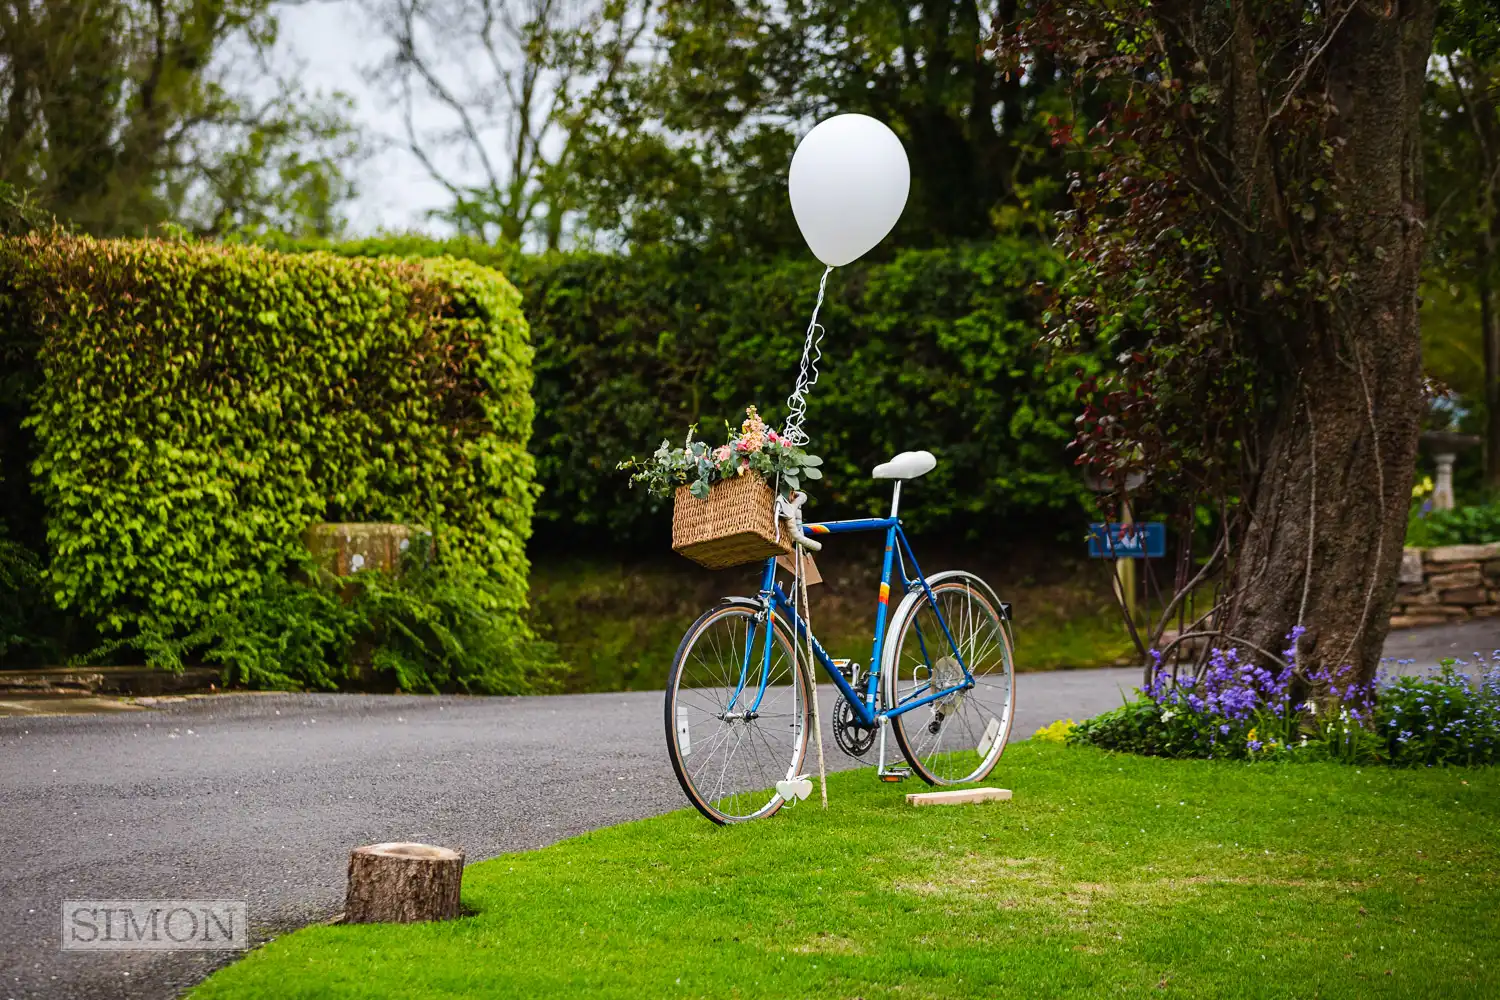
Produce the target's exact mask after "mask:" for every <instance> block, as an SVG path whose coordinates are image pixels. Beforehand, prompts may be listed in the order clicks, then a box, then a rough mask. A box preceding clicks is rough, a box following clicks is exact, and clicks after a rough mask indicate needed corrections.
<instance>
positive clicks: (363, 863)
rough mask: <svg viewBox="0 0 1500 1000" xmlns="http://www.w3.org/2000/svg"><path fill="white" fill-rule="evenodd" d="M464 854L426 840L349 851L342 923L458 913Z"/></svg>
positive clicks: (406, 920)
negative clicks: (426, 842)
mask: <svg viewBox="0 0 1500 1000" xmlns="http://www.w3.org/2000/svg"><path fill="white" fill-rule="evenodd" d="M463 878H464V855H463V852H462V851H452V850H449V849H448V848H446V847H429V846H428V845H426V844H399V843H398V844H375V845H372V846H370V847H359V848H355V849H354V850H353V851H351V852H350V853H349V891H348V895H347V896H346V897H345V900H344V923H346V924H373V923H392V924H409V923H413V922H416V921H422V920H451V919H453V918H454V917H457V916H458V915H459V913H460V907H459V895H460V890H461V889H462V887H463Z"/></svg>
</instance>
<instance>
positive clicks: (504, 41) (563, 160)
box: [365, 0, 651, 248]
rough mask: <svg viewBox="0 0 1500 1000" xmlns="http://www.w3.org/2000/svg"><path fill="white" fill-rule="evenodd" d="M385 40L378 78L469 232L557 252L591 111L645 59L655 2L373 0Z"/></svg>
mask: <svg viewBox="0 0 1500 1000" xmlns="http://www.w3.org/2000/svg"><path fill="white" fill-rule="evenodd" d="M365 3H366V4H367V6H368V7H369V9H370V10H371V12H372V13H373V14H374V16H375V18H376V20H377V23H378V24H379V25H380V26H381V30H382V33H383V35H384V37H385V40H386V42H387V51H386V53H385V55H384V57H383V58H382V60H381V61H380V63H379V64H378V65H376V66H375V67H373V68H372V70H371V77H372V79H373V80H375V81H376V82H377V83H379V84H381V85H383V86H384V87H385V88H386V89H387V91H388V92H389V94H390V96H391V98H392V99H393V100H394V101H395V102H397V104H398V106H399V107H400V108H401V113H402V122H403V126H404V135H403V136H402V141H403V142H404V144H405V145H406V147H407V148H408V149H409V150H410V151H411V153H412V154H413V155H415V156H416V158H417V160H418V161H419V162H420V163H421V164H422V166H423V167H424V168H425V169H426V171H427V172H428V174H429V175H430V176H431V177H432V178H433V179H434V180H436V181H437V182H438V183H440V184H441V185H442V186H443V187H444V188H445V189H447V191H448V193H449V195H450V197H451V198H452V202H451V204H450V205H449V206H448V207H447V208H446V209H444V210H443V211H442V212H440V213H439V214H440V215H441V216H443V217H444V218H446V220H447V221H449V222H450V223H452V224H454V225H455V226H456V227H457V228H458V229H459V230H460V231H461V232H463V233H465V234H466V235H472V236H480V237H484V238H487V239H495V238H499V239H502V240H505V241H506V242H509V243H520V242H522V241H523V240H524V239H531V240H533V241H535V242H537V243H539V244H541V245H544V246H546V247H548V248H556V247H557V246H558V245H559V244H560V242H561V240H562V237H563V233H564V227H565V224H566V221H567V216H568V213H569V211H570V210H571V209H572V208H573V206H574V201H575V196H576V192H577V186H576V184H575V182H574V177H573V175H574V172H575V158H576V150H577V144H576V143H575V136H574V130H573V129H572V128H571V127H570V125H571V123H572V122H573V121H575V120H579V119H587V118H589V117H591V116H592V115H593V114H594V113H596V111H597V110H598V108H597V103H598V101H600V100H601V99H603V98H604V97H605V95H606V94H608V93H609V92H610V89H611V87H612V86H613V84H614V82H615V80H617V79H618V78H619V76H620V75H621V74H622V73H624V72H625V71H626V70H627V69H628V67H629V66H630V64H631V61H632V60H633V59H634V58H635V57H636V55H637V45H638V44H639V42H640V40H641V39H642V37H643V36H644V35H645V34H646V32H647V28H648V26H649V12H650V8H651V0H365Z"/></svg>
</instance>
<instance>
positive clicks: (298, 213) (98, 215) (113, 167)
mask: <svg viewBox="0 0 1500 1000" xmlns="http://www.w3.org/2000/svg"><path fill="white" fill-rule="evenodd" d="M273 6H274V0H45V2H38V0H0V181H4V182H8V183H10V184H12V185H14V186H16V187H18V188H24V189H29V190H31V191H33V192H34V193H35V195H36V197H37V198H38V199H39V201H40V202H41V203H42V204H44V205H45V206H46V207H47V208H48V209H50V210H51V211H52V212H54V213H55V214H56V215H58V216H59V217H60V218H62V219H65V220H67V221H70V222H73V223H75V224H76V225H78V226H80V227H81V228H84V229H86V230H89V231H93V232H97V233H105V234H110V233H121V232H131V231H138V230H140V229H141V228H143V227H147V226H151V225H154V224H157V223H160V222H163V221H176V222H182V223H186V224H188V225H190V226H191V227H192V228H194V229H197V230H199V231H200V232H205V233H212V232H219V231H222V230H224V229H226V228H231V227H235V226H240V225H259V224H269V225H275V226H278V227H285V228H297V229H311V230H313V231H326V230H328V229H330V228H332V227H333V226H334V225H335V224H336V222H337V218H336V209H337V205H338V203H339V202H340V201H342V200H343V198H345V197H347V194H348V190H347V188H348V185H347V182H346V181H345V180H344V178H343V176H342V173H341V170H340V165H341V163H342V162H343V160H344V159H345V158H347V157H348V156H349V155H350V153H351V152H352V150H351V133H350V131H349V129H348V127H347V126H346V125H345V124H344V123H343V121H342V119H341V117H340V115H339V114H338V109H337V108H336V107H333V106H328V105H322V106H318V105H312V104H309V102H308V101H307V99H306V96H305V95H304V94H302V92H301V91H300V90H299V89H298V88H297V87H296V86H295V85H294V84H291V83H283V84H281V85H279V86H277V87H275V88H272V89H271V90H269V91H266V88H265V86H264V81H265V80H266V79H267V77H268V76H269V75H270V74H269V72H268V71H269V64H268V59H269V57H270V52H271V50H272V48H273V46H274V44H275V41H276V18H275V16H274V12H273ZM271 78H272V79H274V76H271ZM252 80H253V81H254V88H252V84H251V81H252ZM252 89H259V90H261V91H262V92H264V96H261V97H259V98H256V97H253V96H252V95H251V91H252Z"/></svg>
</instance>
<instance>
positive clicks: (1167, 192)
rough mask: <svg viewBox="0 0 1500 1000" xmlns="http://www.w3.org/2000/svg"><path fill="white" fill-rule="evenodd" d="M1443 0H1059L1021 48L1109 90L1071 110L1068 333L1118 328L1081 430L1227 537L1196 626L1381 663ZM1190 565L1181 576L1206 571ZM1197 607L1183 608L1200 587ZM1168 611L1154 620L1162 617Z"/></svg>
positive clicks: (1274, 645)
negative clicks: (1425, 133) (1091, 106)
mask: <svg viewBox="0 0 1500 1000" xmlns="http://www.w3.org/2000/svg"><path fill="white" fill-rule="evenodd" d="M1436 5H1437V4H1436V0H1392V2H1390V3H1386V4H1384V5H1377V4H1369V3H1365V2H1361V0H1333V2H1329V3H1308V2H1306V0H1229V2H1228V3H1207V2H1204V0H1157V2H1154V3H1151V4H1141V3H1137V2H1135V0H1084V2H1082V3H1076V4H1070V3H1065V2H1053V0H1041V3H1040V4H1039V7H1038V9H1037V12H1036V17H1035V19H1034V20H1033V21H1031V22H1030V23H1029V24H1028V25H1027V28H1026V30H1025V32H1024V33H1023V36H1022V38H1021V39H1018V40H1011V41H1009V42H1008V43H1007V44H1006V46H1005V48H1004V54H1005V56H1006V62H1007V64H1008V65H1010V66H1012V67H1013V68H1014V69H1016V70H1018V71H1024V69H1025V66H1026V64H1027V59H1028V58H1036V57H1038V56H1041V55H1046V56H1048V57H1050V58H1054V59H1060V60H1063V61H1064V62H1065V63H1066V64H1067V66H1068V67H1069V69H1070V70H1071V71H1073V73H1074V74H1075V76H1074V79H1075V84H1076V88H1077V90H1078V91H1079V92H1081V93H1089V94H1091V95H1093V96H1095V97H1096V98H1101V97H1102V98H1104V99H1107V100H1108V101H1109V102H1110V106H1109V108H1108V110H1107V113H1106V114H1104V115H1102V116H1100V117H1098V118H1095V117H1092V116H1090V117H1088V118H1084V119H1077V118H1075V119H1073V120H1072V121H1063V122H1060V123H1059V129H1058V136H1057V138H1058V141H1059V142H1063V143H1065V144H1072V145H1076V146H1079V147H1081V148H1082V149H1084V150H1086V151H1087V152H1088V153H1089V154H1090V155H1091V156H1092V157H1094V162H1093V163H1092V164H1091V165H1090V167H1089V169H1087V170H1084V171H1082V172H1080V174H1079V175H1078V176H1077V177H1076V178H1075V179H1074V181H1073V185H1074V190H1075V199H1074V204H1073V208H1072V210H1071V212H1070V213H1069V214H1068V216H1067V217H1066V218H1065V220H1064V243H1065V245H1066V246H1067V247H1068V249H1069V251H1070V252H1071V255H1072V257H1073V258H1074V260H1075V261H1077V263H1078V267H1077V268H1076V269H1075V272H1074V276H1073V279H1072V281H1071V284H1070V285H1069V286H1068V288H1067V289H1066V290H1065V292H1064V294H1063V295H1062V296H1061V298H1060V301H1059V308H1058V311H1057V313H1056V314H1055V315H1056V320H1057V322H1056V326H1055V329H1054V333H1055V335H1056V336H1057V337H1059V338H1060V339H1064V340H1067V339H1074V338H1081V339H1085V340H1088V341H1090V342H1092V341H1093V340H1094V339H1095V338H1099V337H1103V338H1107V339H1108V340H1109V341H1110V342H1112V343H1113V344H1114V345H1115V346H1116V349H1117V352H1118V357H1119V359H1120V365H1119V367H1118V369H1117V370H1115V371H1114V372H1112V373H1111V374H1110V375H1109V376H1108V377H1107V378H1103V379H1100V380H1098V381H1096V382H1092V383H1089V384H1086V385H1085V387H1084V389H1083V393H1082V395H1083V397H1084V399H1083V402H1084V406H1085V408H1084V412H1083V414H1082V416H1081V418H1080V425H1079V426H1080V433H1079V439H1078V445H1079V448H1080V451H1081V458H1082V460H1083V461H1084V462H1086V463H1088V464H1091V465H1093V466H1094V467H1095V469H1096V470H1097V471H1099V472H1100V473H1101V474H1102V475H1104V476H1105V477H1106V478H1110V479H1113V480H1114V481H1115V482H1117V483H1121V484H1125V485H1128V483H1129V481H1130V480H1129V474H1130V473H1132V472H1145V473H1146V474H1148V475H1149V476H1150V477H1151V481H1152V483H1153V485H1154V487H1155V488H1156V489H1157V490H1158V491H1160V492H1162V493H1164V494H1166V495H1168V496H1171V497H1175V498H1176V500H1177V501H1178V502H1179V503H1180V504H1181V505H1182V507H1181V509H1182V511H1183V517H1184V527H1185V528H1188V527H1190V526H1191V519H1190V518H1191V514H1192V512H1193V511H1194V510H1195V509H1196V508H1197V507H1198V506H1200V505H1203V506H1207V507H1208V508H1209V509H1211V510H1213V511H1215V512H1216V513H1217V514H1218V516H1219V518H1220V521H1221V523H1222V524H1223V526H1224V534H1223V536H1222V537H1221V538H1220V539H1219V543H1218V547H1217V548H1216V549H1215V550H1214V552H1213V556H1212V558H1211V559H1210V560H1209V564H1210V569H1208V570H1202V571H1201V572H1203V573H1209V572H1212V569H1214V568H1218V567H1225V572H1224V574H1223V576H1222V580H1223V581H1224V583H1225V586H1224V587H1223V588H1222V589H1221V590H1220V591H1219V593H1218V596H1217V598H1216V599H1215V600H1213V601H1211V602H1209V603H1210V606H1209V607H1208V608H1207V609H1206V610H1204V611H1202V613H1201V614H1194V615H1193V616H1191V618H1190V619H1189V621H1188V622H1187V623H1186V624H1185V629H1186V630H1187V631H1189V632H1195V633H1198V634H1200V635H1204V636H1205V637H1206V638H1207V639H1209V640H1212V641H1213V643H1214V644H1220V645H1234V644H1238V645H1240V646H1241V647H1243V648H1246V649H1248V650H1250V651H1254V655H1255V656H1256V657H1257V658H1262V659H1269V658H1275V657H1277V656H1279V654H1280V651H1281V650H1282V649H1283V648H1284V646H1285V637H1286V636H1287V635H1288V634H1289V633H1292V632H1293V630H1294V629H1296V628H1298V627H1300V628H1302V629H1305V632H1304V633H1301V641H1300V650H1299V652H1300V654H1301V657H1300V662H1301V663H1302V665H1303V666H1304V667H1306V668H1311V667H1315V666H1328V667H1331V668H1334V669H1337V668H1339V667H1340V666H1342V665H1345V664H1349V665H1352V667H1353V668H1354V669H1355V671H1356V672H1357V674H1358V676H1359V677H1360V678H1362V679H1367V678H1369V677H1370V676H1372V675H1373V673H1374V671H1375V667H1376V664H1377V662H1378V660H1379V657H1380V651H1381V647H1382V644H1383V641H1384V639H1385V635H1386V632H1387V630H1388V619H1389V612H1390V604H1391V599H1392V597H1393V595H1394V591H1395V586H1396V578H1397V567H1398V564H1399V561H1400V557H1401V546H1402V539H1403V536H1404V534H1405V528H1406V513H1407V505H1408V500H1409V497H1410V489H1411V480H1412V470H1413V467H1414V463H1415V457H1416V447H1417V430H1418V422H1419V419H1420V415H1421V412H1422V408H1423V395H1422V392H1423V390H1422V371H1421V359H1420V347H1419V335H1418V325H1417V284H1418V280H1419V277H1420V273H1421V265H1422V260H1423V250H1424V220H1423V190H1422V162H1421V129H1420V125H1421V102H1422V90H1423V82H1424V78H1425V75H1426V70H1427V61H1428V57H1429V54H1430V53H1431V48H1432V34H1433V20H1434V15H1435V13H1436ZM1199 573H1200V570H1199V568H1198V567H1196V566H1193V565H1192V564H1191V563H1184V566H1183V570H1182V572H1181V573H1180V574H1179V583H1180V584H1181V585H1182V586H1183V588H1184V589H1186V588H1187V587H1188V585H1189V584H1191V583H1193V582H1195V580H1196V579H1201V577H1199V576H1198V574H1199ZM1177 607H1181V604H1180V603H1179V604H1178V605H1177ZM1166 617H1167V616H1165V615H1164V616H1163V619H1164V621H1163V622H1159V623H1157V627H1158V629H1160V628H1161V627H1163V626H1164V623H1165V618H1166Z"/></svg>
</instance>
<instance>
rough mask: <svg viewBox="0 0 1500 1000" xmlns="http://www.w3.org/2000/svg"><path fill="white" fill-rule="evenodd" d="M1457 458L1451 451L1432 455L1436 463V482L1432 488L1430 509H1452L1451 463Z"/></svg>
mask: <svg viewBox="0 0 1500 1000" xmlns="http://www.w3.org/2000/svg"><path fill="white" fill-rule="evenodd" d="M1457 458H1458V456H1457V455H1455V454H1454V453H1453V452H1451V451H1444V452H1438V453H1437V454H1436V455H1433V456H1432V460H1433V461H1434V462H1436V463H1437V482H1436V484H1435V485H1434V486H1433V488H1432V509H1433V510H1452V509H1453V463H1454V461H1455V460H1456V459H1457Z"/></svg>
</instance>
